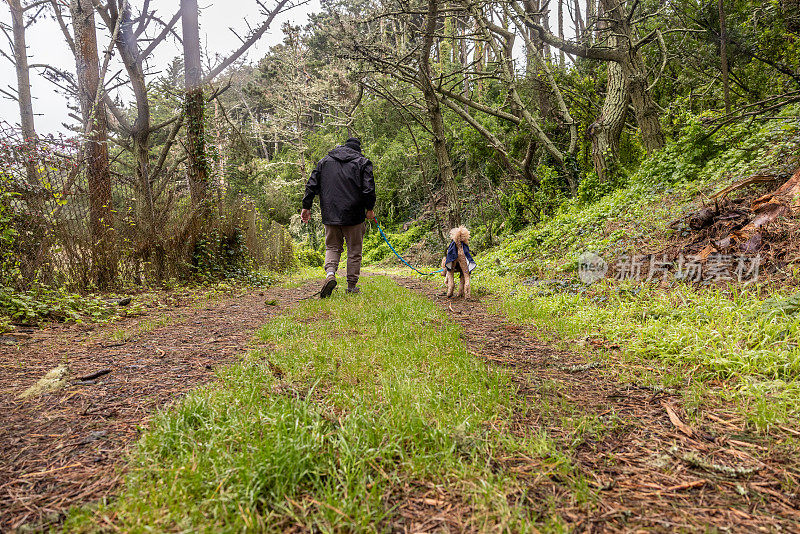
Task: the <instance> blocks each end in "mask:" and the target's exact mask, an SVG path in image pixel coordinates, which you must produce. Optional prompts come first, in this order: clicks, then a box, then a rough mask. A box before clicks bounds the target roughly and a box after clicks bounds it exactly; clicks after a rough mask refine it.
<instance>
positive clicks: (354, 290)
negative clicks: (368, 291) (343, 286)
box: [345, 286, 361, 295]
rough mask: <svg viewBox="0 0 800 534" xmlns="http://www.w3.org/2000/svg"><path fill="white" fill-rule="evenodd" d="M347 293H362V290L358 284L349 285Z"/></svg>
mask: <svg viewBox="0 0 800 534" xmlns="http://www.w3.org/2000/svg"><path fill="white" fill-rule="evenodd" d="M345 293H350V294H352V295H360V294H361V290H360V289H359V288H358V286H353V287H348V288H347V291H345Z"/></svg>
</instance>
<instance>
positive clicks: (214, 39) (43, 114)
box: [0, 0, 320, 135]
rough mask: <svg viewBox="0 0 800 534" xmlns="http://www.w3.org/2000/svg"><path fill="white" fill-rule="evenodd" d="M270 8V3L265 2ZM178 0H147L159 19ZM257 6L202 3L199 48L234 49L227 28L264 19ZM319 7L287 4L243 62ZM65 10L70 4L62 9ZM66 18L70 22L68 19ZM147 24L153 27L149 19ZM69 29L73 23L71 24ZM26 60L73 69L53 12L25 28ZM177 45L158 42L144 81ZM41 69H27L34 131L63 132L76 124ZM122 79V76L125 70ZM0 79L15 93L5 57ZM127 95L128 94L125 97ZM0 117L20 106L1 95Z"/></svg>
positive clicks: (5, 17)
mask: <svg viewBox="0 0 800 534" xmlns="http://www.w3.org/2000/svg"><path fill="white" fill-rule="evenodd" d="M141 4H142V1H141V0H132V5H133V6H134V9H133V12H134V14H136V13H137V12H138V10H137V8H138V7H140V6H141ZM266 4H267V6H268V7H270V3H269V2H266ZM179 5H180V3H179V1H178V0H151V2H150V6H151V9H154V10H156V11H157V13H158V15H159V16H160V17H161V18H162V19H166V20H169V19H170V18H171V17H172V15H173V14H174V13H175V11H176V10H177V9H178V7H179ZM259 9H260V8H259V6H258V4H256V2H254V1H253V0H227V1H224V2H206V3H203V1H202V0H201V2H200V26H201V27H200V40H201V42H200V45H201V47H202V48H203V51H204V52H205V51H208V55H209V56H210V57H211V58H212V60H213V57H214V56H215V54H220V55H226V54H228V53H229V52H231V51H233V50H236V49H237V48H238V47H239V45H240V41H239V39H238V38H237V37H236V36H235V35H234V34H233V32H231V31H230V29H229V28H233V29H234V30H235V31H236V33H237V34H239V35H240V36H241V37H245V36H246V35H247V33H248V31H249V30H248V26H247V23H249V24H250V26H251V27H253V28H255V27H257V26H258V25H259V24H260V22H261V21H262V20H263V17H262V16H261V15H260V11H259ZM319 10H320V5H319V0H310V1H309V2H307V3H306V4H304V5H301V6H299V7H296V8H293V9H290V10H289V11H286V12H284V13H282V14H281V15H279V16H278V17H276V18H275V20H274V21H273V22H272V25H271V26H270V29H269V30H267V33H265V34H264V35H263V36H262V38H261V39H260V40H259V41H258V42H257V43H256V44H255V45H254V46H253V47H252V48H251V49H250V50H249V51H248V53H247V55H246V60H247V61H250V62H252V61H256V60H257V59H259V58H261V57H263V56H264V55H265V54H266V52H267V50H269V48H270V47H271V46H273V45H275V44H278V43H280V42H281V41H282V40H283V32H281V25H282V24H283V23H284V22H286V21H290V22H292V24H296V25H301V26H304V25H305V24H306V23H307V22H308V15H309V14H310V13H314V12H318V11H319ZM65 11H68V9H66V8H65ZM95 18H96V20H97V25H98V33H97V40H98V48H99V49H100V50H99V52H100V55H101V58H102V54H103V52H104V51H105V50H106V49H107V48H108V44H109V39H110V33H111V32H110V31H109V30H108V29H107V28H106V27H105V25H104V24H103V22H102V20H101V19H100V17H99V16H96V17H95ZM0 21H2V22H4V23H7V24H9V25H10V24H11V15H10V13H9V11H8V8H7V6H6V5H5V2H3V4H2V5H0ZM68 23H69V21H68ZM151 28H155V26H154V24H151ZM70 29H71V28H70ZM176 30H177V33H178V34H179V35H180V21H179V22H178V23H177V25H176ZM153 32H154V30H152V29H149V30H148V33H150V34H151V35H152V34H153ZM26 37H27V42H28V61H29V63H30V64H32V65H34V64H47V65H52V66H53V67H56V68H58V69H61V70H64V71H67V72H70V73H74V72H75V59H74V57H73V56H72V53H71V52H70V50H69V46H67V43H66V42H65V41H64V36H63V34H62V32H61V29H60V28H59V26H58V23H57V22H56V21H55V20H53V19H52V17H51V16H41V17H40V20H39V21H38V22H36V24H33V25H32V26H30V27H29V28H28V31H27V35H26ZM0 47H2V48H3V50H5V51H6V52H8V53H9V54H10V47H9V43H8V41H7V40H6V39H5V37H3V36H1V35H0ZM182 53H183V50H182V48H181V44H180V43H179V42H178V41H176V40H175V39H174V38H169V39H167V40H166V41H164V42H163V43H161V44H160V45H159V47H158V48H157V49H156V51H155V53H154V55H153V56H152V58H151V60H150V61H149V63H148V67H149V69H148V70H149V72H150V74H149V76H147V81H148V82H150V81H153V80H154V79H155V78H156V77H157V75H158V74H157V73H158V72H159V71H162V70H163V69H164V68H165V67H166V65H168V64H169V63H170V61H171V60H172V59H173V58H175V57H176V56H180V55H182ZM120 68H122V65H121V64H120V63H119V61H118V56H117V55H115V56H114V58H113V59H112V61H111V63H110V65H109V69H108V74H107V76H106V79H108V78H110V77H111V76H113V75H114V73H116V72H117V71H118V70H119V69H120ZM39 72H41V69H37V68H34V69H31V92H32V94H33V98H34V100H33V110H34V113H36V130H37V133H39V134H40V135H44V134H49V133H54V134H58V133H60V132H64V133H67V130H66V129H65V128H64V127H63V123H65V122H66V123H75V121H74V120H73V119H71V118H70V117H69V115H68V113H69V110H68V108H67V99H66V97H64V96H63V95H62V94H60V93H59V92H57V91H56V89H55V87H54V86H53V84H52V83H50V82H49V81H47V80H45V79H44V78H42V77H41V76H40V75H39ZM121 76H122V78H123V79H124V78H125V77H126V74H125V73H124V72H123V73H122V74H121ZM0 84H2V87H3V89H7V87H8V86H11V87H12V88H13V91H11V92H16V85H17V79H16V73H15V71H14V66H13V65H12V64H11V63H10V62H9V61H8V60H6V59H5V58H0ZM126 100H127V99H126ZM0 119H2V120H4V121H6V122H8V123H11V124H17V123H19V107H18V105H17V103H16V102H15V101H12V100H9V99H7V98H2V99H0Z"/></svg>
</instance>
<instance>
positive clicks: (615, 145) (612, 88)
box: [587, 62, 628, 181]
mask: <svg viewBox="0 0 800 534" xmlns="http://www.w3.org/2000/svg"><path fill="white" fill-rule="evenodd" d="M627 109H628V87H627V84H626V78H625V75H624V74H623V72H622V66H621V65H620V64H619V63H613V62H612V63H609V64H608V81H607V82H606V97H605V99H604V100H603V108H602V111H601V112H600V116H599V117H598V118H597V120H596V121H595V122H594V123H592V124H591V125H590V126H589V130H588V132H587V133H588V134H589V136H590V137H591V140H592V162H593V163H594V169H595V172H596V173H597V177H598V178H599V179H600V181H607V180H609V179H610V178H611V173H612V172H613V166H614V164H615V162H616V160H617V155H618V153H619V139H620V135H621V134H622V128H623V127H624V126H625V112H626V110H627Z"/></svg>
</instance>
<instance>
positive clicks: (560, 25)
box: [558, 0, 565, 68]
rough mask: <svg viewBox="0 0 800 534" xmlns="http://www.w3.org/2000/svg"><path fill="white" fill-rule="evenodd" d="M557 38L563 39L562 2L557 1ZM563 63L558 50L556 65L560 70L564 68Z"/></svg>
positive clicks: (561, 51) (562, 53)
mask: <svg viewBox="0 0 800 534" xmlns="http://www.w3.org/2000/svg"><path fill="white" fill-rule="evenodd" d="M558 38H559V39H563V38H564V0H558ZM564 63H565V57H564V51H563V50H561V49H560V48H559V50H558V64H559V65H560V66H561V68H564Z"/></svg>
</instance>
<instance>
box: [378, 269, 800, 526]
mask: <svg viewBox="0 0 800 534" xmlns="http://www.w3.org/2000/svg"><path fill="white" fill-rule="evenodd" d="M393 279H394V280H395V281H396V282H397V283H398V284H400V285H401V286H403V287H406V288H409V289H412V290H414V291H416V292H418V293H421V294H423V295H425V296H426V297H428V298H429V299H431V300H433V301H434V302H435V303H436V304H438V305H439V306H440V307H442V308H444V309H445V310H446V311H447V314H448V316H449V317H450V319H451V320H452V321H454V322H456V323H458V324H460V325H461V326H462V328H463V334H462V336H463V339H464V342H465V344H466V345H467V346H468V347H469V348H470V350H471V352H473V353H474V354H475V355H476V356H479V357H481V358H483V359H485V360H487V361H489V362H491V363H492V364H495V365H501V366H503V367H506V368H509V369H511V370H512V375H513V377H514V382H515V383H516V385H517V387H518V392H519V394H520V395H523V396H524V398H525V401H526V405H527V406H528V407H529V409H530V411H529V413H527V414H520V416H519V420H518V421H517V422H516V423H517V425H518V428H519V429H520V430H522V429H524V428H526V427H528V428H527V430H528V431H529V430H530V427H531V426H534V427H540V428H542V429H543V430H546V431H547V433H548V434H549V435H550V436H551V437H552V438H554V439H556V440H557V441H558V442H559V444H560V445H561V446H562V450H563V451H564V452H568V451H570V450H571V457H572V458H571V459H572V461H573V462H574V463H575V464H577V466H578V467H579V470H580V471H581V472H582V473H583V474H584V475H585V476H586V478H587V480H588V481H589V485H590V486H592V489H593V490H595V491H597V495H598V496H599V501H598V503H597V504H598V506H597V510H596V512H592V513H590V514H587V513H586V510H585V509H581V508H579V507H577V506H574V505H572V506H570V503H569V502H566V501H564V499H561V498H560V496H561V495H563V494H564V493H565V491H564V490H565V487H564V484H563V482H562V481H560V480H558V477H557V476H552V474H548V473H547V472H546V469H545V468H543V467H542V465H541V463H539V462H537V461H535V460H533V459H529V458H514V459H509V461H508V463H507V464H506V465H504V466H502V467H503V468H504V469H507V470H510V471H514V472H517V473H520V474H521V476H523V477H526V478H528V479H529V481H530V484H531V486H532V488H533V491H534V493H535V494H537V495H538V496H539V497H540V498H541V499H540V500H541V501H542V502H546V501H548V500H549V499H555V500H556V501H558V502H563V506H562V507H561V508H560V510H561V514H562V516H563V517H564V519H566V520H567V521H568V522H569V524H571V525H572V527H573V528H574V529H575V530H576V531H589V532H592V531H598V530H599V531H607V530H610V531H621V532H628V531H635V530H636V529H637V528H645V529H651V528H656V529H658V530H669V531H672V530H676V529H686V530H691V531H696V530H699V531H706V530H707V529H708V527H709V526H711V525H713V526H716V527H718V528H720V529H721V530H728V529H733V530H736V531H742V532H759V531H760V532H780V531H789V532H797V531H798V529H800V526H799V525H800V496H798V494H797V493H796V488H797V487H798V486H797V482H798V476H799V475H800V472H798V470H797V465H798V463H797V459H796V458H789V457H786V456H784V455H783V454H784V453H783V452H781V451H779V450H775V449H774V448H769V447H765V446H764V445H767V444H766V443H765V442H764V440H763V439H761V438H759V437H758V436H757V435H754V434H751V433H748V432H747V431H745V430H744V429H743V428H742V426H741V424H740V421H738V420H736V419H737V418H735V417H733V416H732V415H731V414H728V413H725V410H724V407H721V409H720V412H719V413H717V414H706V415H707V417H706V420H708V419H713V420H715V421H717V423H716V424H713V425H710V424H709V425H705V426H704V427H703V428H702V429H701V428H691V427H690V426H689V425H687V424H686V423H685V422H684V421H686V418H685V417H684V416H683V415H682V414H681V408H680V399H679V397H677V396H675V395H670V394H668V393H665V392H664V391H658V390H656V389H654V388H649V387H643V386H639V385H636V384H632V383H622V382H620V381H619V380H615V379H614V378H613V375H614V372H613V371H614V368H615V366H616V367H617V368H618V366H624V365H625V363H623V362H621V361H619V360H618V359H617V358H616V357H615V352H616V351H608V352H607V353H606V354H605V355H604V356H603V362H604V363H603V364H602V367H600V366H596V365H595V364H594V363H592V362H589V361H587V360H586V359H585V358H583V357H581V356H580V355H578V354H576V353H572V352H568V351H564V350H559V349H555V348H554V347H552V346H551V345H549V344H547V343H543V342H541V341H540V340H538V339H537V338H536V335H535V333H533V332H530V331H527V330H526V329H525V328H523V327H521V326H519V325H515V324H512V323H510V322H508V321H507V320H506V319H505V318H503V317H500V316H498V315H494V314H491V313H490V312H489V311H488V310H487V308H486V306H485V304H484V303H482V302H479V301H477V300H473V301H464V300H463V299H459V298H454V299H448V298H447V297H446V296H445V295H444V289H443V287H442V284H441V283H434V282H430V281H426V280H421V279H420V278H407V277H393ZM436 282H438V279H437V280H436ZM603 368H606V369H603ZM609 370H610V372H609ZM604 371H605V372H604ZM670 412H672V413H671V414H670ZM673 420H674V422H673ZM587 426H588V428H587ZM592 427H594V428H592ZM688 434H691V436H689V435H688ZM568 454H570V453H568ZM785 488H792V489H790V490H789V491H785Z"/></svg>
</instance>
